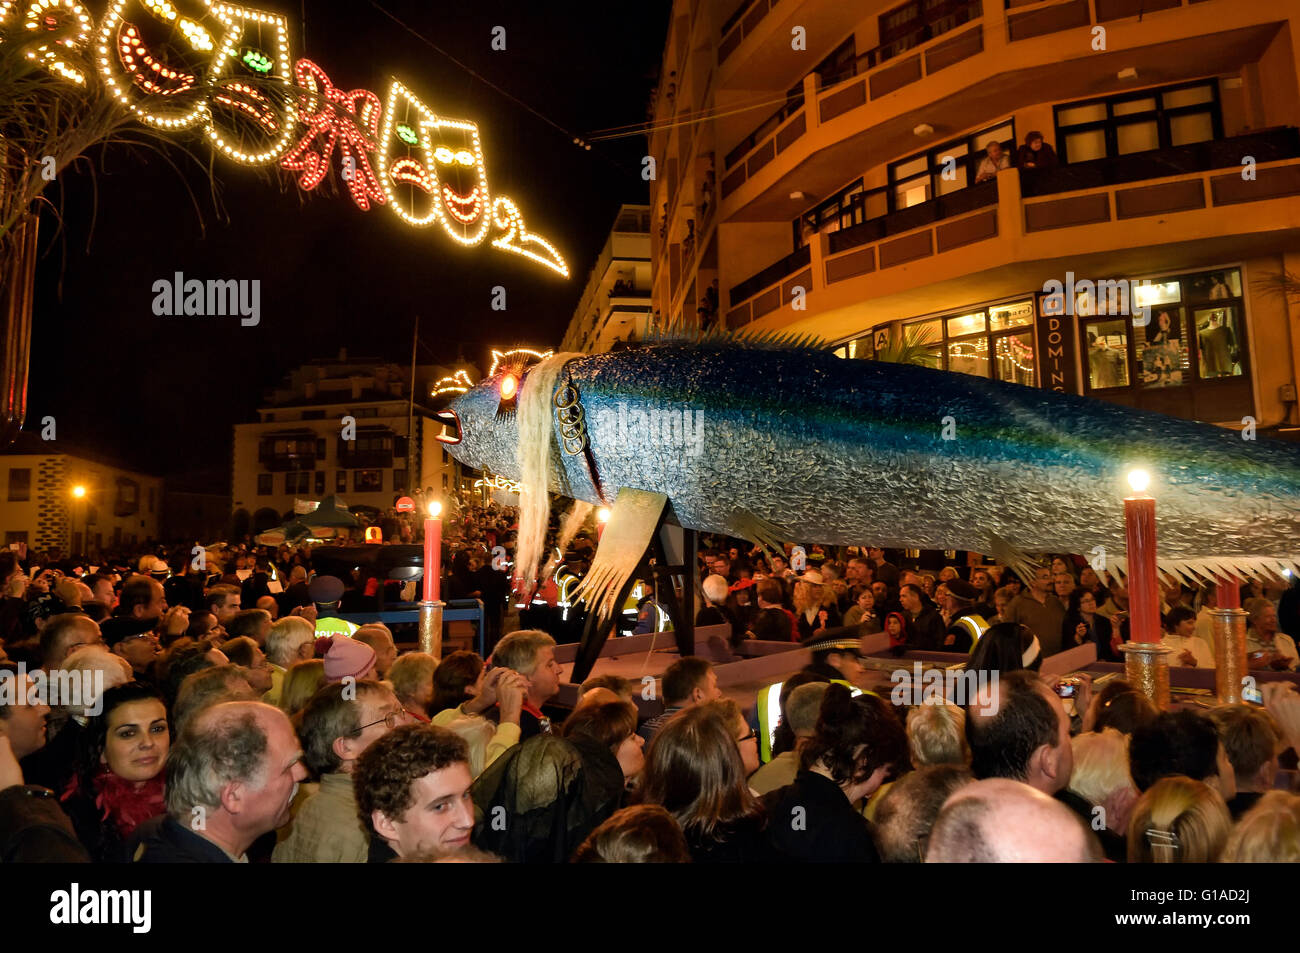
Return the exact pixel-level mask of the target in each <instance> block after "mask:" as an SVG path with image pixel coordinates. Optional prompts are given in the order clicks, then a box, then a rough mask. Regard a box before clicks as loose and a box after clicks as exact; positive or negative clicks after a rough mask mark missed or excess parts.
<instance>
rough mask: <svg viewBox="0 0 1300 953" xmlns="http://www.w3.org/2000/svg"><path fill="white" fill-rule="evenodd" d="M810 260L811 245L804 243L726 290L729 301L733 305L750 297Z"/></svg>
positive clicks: (804, 265)
mask: <svg viewBox="0 0 1300 953" xmlns="http://www.w3.org/2000/svg"><path fill="white" fill-rule="evenodd" d="M811 262H812V247H811V246H809V245H804V246H803V247H802V248H799V249H796V250H795V251H793V252H791V253H790V254H788V255H786V256H785V257H784V258H782V259H781V260H780V261H777V262H773V263H772V264H770V265H768V266H767V267H766V268H764V269H763V270H762V271H760V272H759V273H758V274H756V275H752V276H751V277H749V278H746V279H745V280H744V281H742V282H741V283H740V284H738V285H736V286H734V287H733V288H732V289H731V291H730V292H728V295H729V297H730V298H731V303H732V305H733V306H734V305H735V304H736V302H737V301H744V300H745V299H746V298H749V297H752V296H753V295H754V294H755V293H757V292H759V291H762V290H763V289H764V288H766V287H767V286H768V285H772V284H776V282H778V281H780V280H781V279H782V278H787V277H789V276H790V275H793V274H794V273H795V272H796V271H798V270H799V269H800V268H804V267H806V266H807V265H808V264H810V263H811Z"/></svg>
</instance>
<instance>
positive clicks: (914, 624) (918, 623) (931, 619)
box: [903, 606, 946, 652]
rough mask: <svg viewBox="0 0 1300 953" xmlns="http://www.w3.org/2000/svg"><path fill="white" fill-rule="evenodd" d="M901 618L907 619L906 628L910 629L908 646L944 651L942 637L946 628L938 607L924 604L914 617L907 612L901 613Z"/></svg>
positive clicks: (929, 650) (931, 650)
mask: <svg viewBox="0 0 1300 953" xmlns="http://www.w3.org/2000/svg"><path fill="white" fill-rule="evenodd" d="M903 618H905V619H907V624H908V628H909V629H910V630H911V631H910V633H909V634H910V636H911V638H910V639H909V640H908V648H912V649H920V650H922V651H924V652H942V651H944V647H943V639H944V636H945V634H946V630H945V629H944V625H943V616H942V615H940V614H939V610H938V609H935V608H933V607H931V606H926V607H925V608H924V609H922V610H921V614H920V615H918V616H917V617H916V618H915V619H913V618H912V616H911V614H910V613H907V612H904V613H903Z"/></svg>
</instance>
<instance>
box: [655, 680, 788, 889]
mask: <svg viewBox="0 0 1300 953" xmlns="http://www.w3.org/2000/svg"><path fill="white" fill-rule="evenodd" d="M641 802H642V803H644V804H658V805H660V806H661V807H663V808H664V809H665V810H667V811H668V813H669V814H671V815H673V817H674V818H676V820H677V823H678V824H679V825H681V828H682V833H683V834H685V835H686V843H687V845H688V846H689V847H690V851H691V859H692V860H694V861H695V862H696V863H748V862H759V863H762V862H771V861H779V860H782V859H784V858H783V856H782V855H781V854H780V852H779V851H777V850H776V848H775V847H773V845H772V841H771V836H770V834H769V832H768V830H767V818H766V815H765V814H764V811H763V806H762V805H761V804H760V803H759V801H758V799H757V798H756V797H754V794H753V792H752V791H750V789H749V785H748V784H747V783H746V782H745V765H744V762H743V761H742V760H741V757H740V749H739V747H738V746H737V744H736V738H735V734H734V733H733V731H732V727H731V726H730V725H728V724H727V723H726V721H725V719H724V718H723V717H722V715H721V714H720V713H719V712H717V711H714V710H712V708H711V706H708V705H697V706H695V707H694V708H688V709H686V710H685V711H683V712H681V713H680V714H678V715H675V716H674V717H673V718H671V719H669V721H668V722H667V724H665V725H664V727H663V728H661V729H660V730H659V732H658V733H657V734H656V735H655V736H654V739H653V740H652V741H651V742H650V749H649V750H648V751H647V752H646V765H645V771H644V772H643V774H642V779H641Z"/></svg>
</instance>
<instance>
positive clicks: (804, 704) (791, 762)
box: [749, 682, 830, 795]
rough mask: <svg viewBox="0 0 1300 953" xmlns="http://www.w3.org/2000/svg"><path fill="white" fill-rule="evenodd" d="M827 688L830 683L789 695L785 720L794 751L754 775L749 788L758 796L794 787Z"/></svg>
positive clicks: (801, 688)
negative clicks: (800, 754) (800, 760)
mask: <svg viewBox="0 0 1300 953" xmlns="http://www.w3.org/2000/svg"><path fill="white" fill-rule="evenodd" d="M828 685H830V682H809V683H808V684H807V685H800V686H799V687H798V688H796V689H795V690H794V691H792V692H790V697H789V698H787V699H786V700H785V720H786V723H787V724H788V725H789V726H790V730H791V731H792V732H794V748H793V749H791V750H790V751H782V752H781V753H780V754H779V755H777V756H776V757H775V758H773V759H772V760H771V761H769V762H768V763H767V764H765V765H763V766H762V767H761V768H759V769H758V770H757V771H755V772H754V774H753V776H752V777H751V778H750V779H749V787H750V789H751V790H753V791H754V793H755V794H760V795H762V794H767V793H768V792H769V791H775V790H776V789H777V788H783V787H785V786H786V785H787V784H794V776H795V775H796V774H798V773H799V749H800V748H802V747H803V744H804V742H805V741H807V740H808V739H809V738H811V737H812V734H813V729H815V728H816V727H817V716H818V715H819V714H820V713H821V710H822V697H823V696H824V695H825V694H826V688H827V686H828Z"/></svg>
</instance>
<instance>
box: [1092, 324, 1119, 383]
mask: <svg viewBox="0 0 1300 953" xmlns="http://www.w3.org/2000/svg"><path fill="white" fill-rule="evenodd" d="M1085 329H1086V339H1087V342H1088V382H1089V385H1090V386H1091V388H1092V389H1093V390H1104V389H1105V388H1108V387H1127V386H1128V322H1127V321H1089V322H1088V323H1087V324H1086V325H1085Z"/></svg>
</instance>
